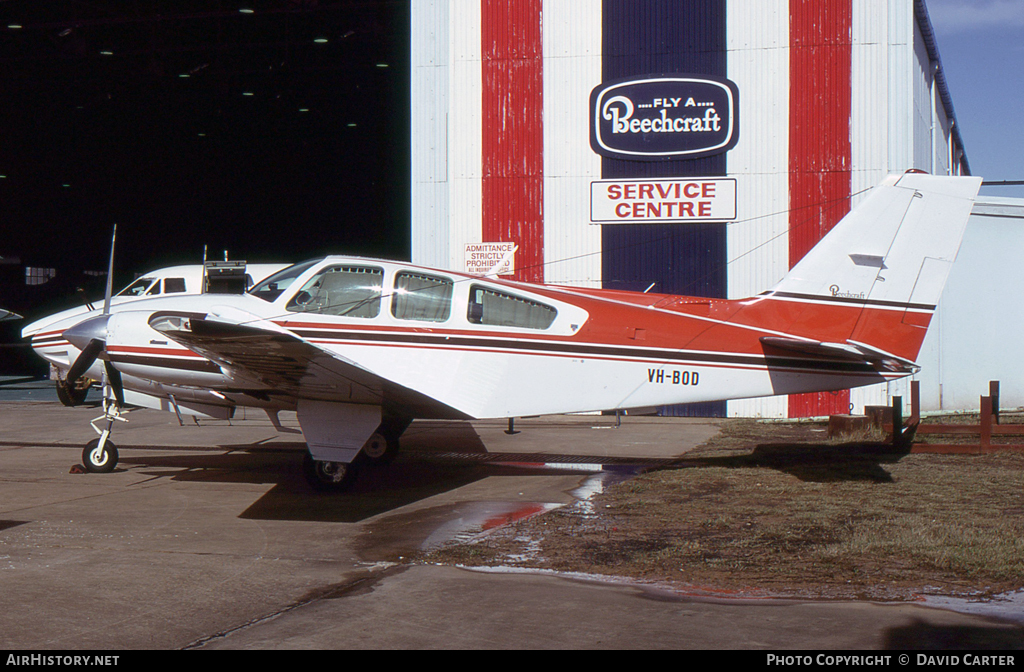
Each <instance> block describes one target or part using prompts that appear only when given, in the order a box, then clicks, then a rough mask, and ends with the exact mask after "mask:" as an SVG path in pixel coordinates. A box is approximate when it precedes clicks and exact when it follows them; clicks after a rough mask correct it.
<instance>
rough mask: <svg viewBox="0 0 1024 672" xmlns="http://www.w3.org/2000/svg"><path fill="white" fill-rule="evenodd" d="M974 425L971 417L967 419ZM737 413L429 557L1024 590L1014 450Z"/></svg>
mask: <svg viewBox="0 0 1024 672" xmlns="http://www.w3.org/2000/svg"><path fill="white" fill-rule="evenodd" d="M975 420H976V419H975ZM866 439H868V440H864V441H858V442H849V441H847V442H842V441H834V440H830V439H828V438H827V436H826V426H825V425H824V424H823V423H812V422H805V423H788V422H787V423H781V422H767V421H761V422H758V421H751V420H732V421H727V422H726V423H725V424H724V427H723V432H722V434H721V435H719V436H718V437H716V438H715V439H713V440H712V441H710V442H708V443H707V444H705V445H703V446H701V447H699V448H698V449H696V450H694V451H692V452H691V453H688V454H687V456H686V457H685V458H684V459H681V460H679V461H678V462H677V463H675V464H674V465H672V466H671V467H668V468H664V469H658V470H656V471H650V472H647V473H645V474H642V475H640V476H637V477H634V478H631V479H629V480H626V481H624V482H621V483H618V484H616V485H611V486H606V487H605V488H604V489H603V492H601V493H600V494H597V495H595V496H593V497H592V498H589V499H588V500H586V501H581V502H579V503H577V504H576V505H574V506H569V507H563V508H561V509H557V510H554V511H551V512H548V513H546V514H543V515H539V516H535V517H532V518H529V519H526V520H523V521H520V522H519V523H517V524H514V525H511V526H508V527H505V528H501V529H499V530H496V531H494V532H493V533H491V534H489V535H487V536H484V537H482V538H478V539H476V540H475V541H474V542H473V543H470V544H458V545H452V546H449V547H446V548H443V549H440V550H438V551H435V552H433V553H431V554H429V555H428V556H425V557H424V558H423V560H424V561H429V562H442V563H451V564H464V565H491V566H516V567H530V568H538V569H551V570H557V571H564V572H584V573H588V574H603V575H612V576H619V577H627V578H631V579H637V580H642V581H648V582H652V583H658V584H668V585H671V586H675V587H678V588H681V589H684V590H689V591H701V592H707V593H711V594H716V593H719V594H721V593H731V594H736V593H738V594H743V595H771V596H790V597H811V598H843V599H851V598H852V599H872V600H909V599H915V598H916V597H918V596H921V595H955V596H972V597H975V598H979V597H981V598H983V597H985V596H993V595H998V594H1000V593H1005V592H1008V591H1013V590H1018V589H1020V588H1022V587H1024V456H1022V455H1021V453H1017V452H1003V453H997V454H989V455H936V454H908V453H907V451H896V450H895V449H894V448H893V447H892V446H889V445H887V444H885V443H883V442H881V441H879V440H878V437H866Z"/></svg>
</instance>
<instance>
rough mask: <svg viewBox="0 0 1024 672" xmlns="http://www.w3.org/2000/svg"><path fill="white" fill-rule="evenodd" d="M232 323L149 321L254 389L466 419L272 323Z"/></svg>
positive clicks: (181, 318) (193, 318) (194, 318)
mask: <svg viewBox="0 0 1024 672" xmlns="http://www.w3.org/2000/svg"><path fill="white" fill-rule="evenodd" d="M264 324H266V325H267V326H254V325H253V324H236V323H232V322H226V321H222V320H219V319H210V316H207V315H202V314H191V315H184V314H180V315H178V316H176V318H173V317H172V319H168V315H167V314H164V315H162V316H154V318H152V319H151V320H150V325H151V326H152V327H153V328H154V329H156V330H157V331H159V332H161V333H162V334H164V335H166V336H167V337H168V338H170V339H172V340H174V341H176V342H177V343H180V344H181V345H184V346H185V347H187V348H189V349H190V350H192V351H193V352H196V353H199V354H200V355H203V356H204V357H206V358H207V359H209V360H210V361H212V362H214V363H215V364H217V365H218V366H220V367H221V368H222V369H223V370H224V371H225V372H226V373H227V374H228V375H229V376H230V377H231V378H233V379H235V380H237V381H239V382H240V383H243V384H245V385H246V387H251V386H256V387H257V388H258V389H256V390H253V393H258V392H261V391H262V392H265V393H266V394H268V395H275V396H282V395H283V396H288V397H292V398H294V399H296V400H299V399H310V400H317V401H330V402H336V403H348V404H372V405H375V406H381V407H383V408H385V409H387V408H389V407H393V408H402V409H404V413H403V414H405V413H408V412H412V413H413V414H414V415H415V417H422V418H431V417H436V418H468V416H466V415H465V414H464V413H461V412H459V411H457V410H455V409H453V408H451V407H449V406H447V405H445V404H442V403H440V402H438V401H436V400H434V399H432V398H430V397H428V396H426V395H424V394H422V393H420V392H417V391H415V390H412V389H409V388H408V387H405V386H403V385H401V384H399V383H397V382H395V381H392V380H388V379H387V378H384V377H382V376H379V375H377V374H375V373H373V372H372V371H369V370H367V369H366V368H364V367H362V366H360V365H359V364H358V363H357V362H354V361H352V360H350V359H348V358H345V357H343V356H341V355H338V354H336V353H332V352H329V351H328V350H326V349H324V348H322V347H320V346H318V345H316V344H315V343H311V342H309V341H307V340H305V339H303V338H300V337H298V336H296V335H295V334H293V333H291V332H289V331H287V330H285V329H281V328H278V327H276V325H272V324H271V323H264Z"/></svg>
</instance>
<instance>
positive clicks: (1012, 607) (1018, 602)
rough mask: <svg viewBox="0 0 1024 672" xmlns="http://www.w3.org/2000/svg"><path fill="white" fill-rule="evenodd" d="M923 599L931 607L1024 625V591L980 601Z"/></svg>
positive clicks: (938, 597) (940, 596)
mask: <svg viewBox="0 0 1024 672" xmlns="http://www.w3.org/2000/svg"><path fill="white" fill-rule="evenodd" d="M921 599H922V601H923V602H924V604H925V605H927V606H929V607H937V608H939V609H948V610H949V611H955V612H957V613H960V614H971V615H973V616H988V617H991V618H998V619H1000V620H1003V621H1012V622H1014V623H1020V624H1024V590H1018V591H1016V592H1012V593H1003V594H1002V595H996V596H994V597H985V598H978V599H971V598H963V597H947V596H945V595H923V596H922V598H921Z"/></svg>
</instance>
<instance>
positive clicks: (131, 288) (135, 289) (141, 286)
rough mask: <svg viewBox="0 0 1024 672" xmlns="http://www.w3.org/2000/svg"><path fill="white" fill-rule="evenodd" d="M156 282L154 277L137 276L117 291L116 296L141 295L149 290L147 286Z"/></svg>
mask: <svg viewBox="0 0 1024 672" xmlns="http://www.w3.org/2000/svg"><path fill="white" fill-rule="evenodd" d="M156 282H157V279H156V278H139V279H138V280H136V281H135V282H133V283H132V284H130V285H128V286H127V287H125V288H124V289H122V290H121V291H120V292H118V293H117V296H142V295H144V294H145V293H146V292H147V291H149V288H150V287H152V286H153V285H154V283H156Z"/></svg>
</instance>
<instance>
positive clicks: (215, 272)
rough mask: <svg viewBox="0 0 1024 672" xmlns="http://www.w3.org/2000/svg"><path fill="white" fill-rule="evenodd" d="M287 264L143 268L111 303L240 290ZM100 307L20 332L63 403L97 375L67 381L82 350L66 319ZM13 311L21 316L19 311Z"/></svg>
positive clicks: (81, 395) (77, 398) (82, 393)
mask: <svg viewBox="0 0 1024 672" xmlns="http://www.w3.org/2000/svg"><path fill="white" fill-rule="evenodd" d="M287 266H288V264H247V263H246V262H244V261H210V262H204V263H202V264H190V265H185V266H170V267H168V268H161V269H158V270H156V271H150V272H149V273H145V274H143V275H142V276H141V277H139V278H136V279H135V280H133V281H132V282H131V283H129V284H128V286H127V287H125V288H124V289H122V290H121V291H120V292H118V293H117V294H114V295H112V296H111V297H110V306H121V305H122V304H125V303H128V302H132V301H139V300H142V299H154V298H158V297H163V296H176V297H181V296H186V295H192V294H205V293H220V294H223V293H228V294H242V293H244V292H245V291H246V290H248V289H249V288H251V287H252V286H253V285H254V284H255V283H257V282H260V281H262V280H264V279H266V278H267V277H268V276H270V275H272V274H274V273H277V272H278V271H280V270H281V269H283V268H286V267H287ZM2 312H3V311H0V320H2V319H5V318H4V317H3V316H2ZM104 312H105V311H104V310H101V308H98V307H96V306H94V305H93V304H91V303H86V304H85V305H81V306H76V307H74V308H68V309H67V310H62V311H61V312H59V313H54V314H53V315H50V316H48V317H45V318H43V319H40V320H36V321H35V322H33V323H32V324H30V325H28V326H27V327H25V328H24V329H23V330H22V336H23V337H24V338H31V339H32V348H33V350H34V351H35V353H36V354H38V355H39V356H40V357H42V358H43V359H45V360H46V361H47V362H48V363H49V364H50V378H51V379H52V380H53V381H54V385H55V387H56V388H57V398H58V399H59V400H60V402H61V403H62V404H64V405H65V406H77V405H78V404H81V403H82V402H83V401H85V397H86V395H87V394H88V393H89V388H90V387H92V385H93V383H94V382H95V380H94V379H92V378H90V377H88V376H85V375H76V376H73V377H72V378H71V382H69V380H68V376H67V373H68V370H69V368H70V367H71V364H72V363H73V362H74V361H75V360H76V359H77V358H78V356H79V355H80V354H81V350H79V349H78V348H76V347H75V346H74V345H72V344H71V343H69V342H68V341H67V339H66V338H64V336H63V335H62V334H63V332H64V330H65V329H67V327H68V325H70V324H77V323H78V322H81V321H83V320H87V319H91V318H93V317H97V316H99V315H102V314H103V313H104ZM15 317H20V315H18V316H15ZM97 380H98V379H97ZM140 401H141V400H140ZM140 405H143V404H140Z"/></svg>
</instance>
